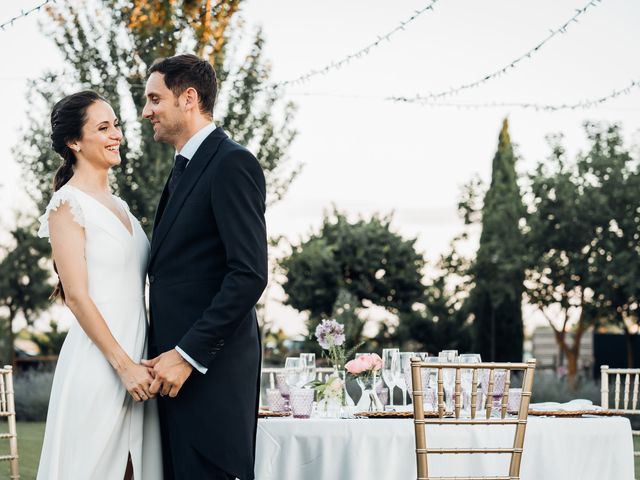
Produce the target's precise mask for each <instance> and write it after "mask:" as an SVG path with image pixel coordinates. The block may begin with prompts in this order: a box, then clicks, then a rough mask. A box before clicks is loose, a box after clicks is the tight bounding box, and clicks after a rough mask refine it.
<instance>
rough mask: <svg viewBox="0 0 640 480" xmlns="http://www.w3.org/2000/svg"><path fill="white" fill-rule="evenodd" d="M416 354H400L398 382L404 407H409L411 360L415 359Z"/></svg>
mask: <svg viewBox="0 0 640 480" xmlns="http://www.w3.org/2000/svg"><path fill="white" fill-rule="evenodd" d="M415 355H416V354H415V353H414V352H400V353H398V376H397V377H396V382H398V387H400V390H402V406H403V407H406V406H407V390H408V389H409V387H410V386H411V358H412V357H415Z"/></svg>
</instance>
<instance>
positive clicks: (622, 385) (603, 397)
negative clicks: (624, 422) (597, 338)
mask: <svg viewBox="0 0 640 480" xmlns="http://www.w3.org/2000/svg"><path fill="white" fill-rule="evenodd" d="M632 384H633V390H632V387H631V385H632ZM639 384H640V368H609V365H602V366H601V367H600V404H601V405H602V408H604V409H605V410H616V411H618V413H621V414H626V415H639V414H640V405H638V387H639ZM611 386H613V390H611V389H610V388H609V387H611ZM612 397H613V398H612ZM631 434H632V435H633V436H634V437H640V431H638V430H632V431H631ZM634 445H635V442H634ZM633 456H634V457H640V451H638V450H635V449H634V452H633Z"/></svg>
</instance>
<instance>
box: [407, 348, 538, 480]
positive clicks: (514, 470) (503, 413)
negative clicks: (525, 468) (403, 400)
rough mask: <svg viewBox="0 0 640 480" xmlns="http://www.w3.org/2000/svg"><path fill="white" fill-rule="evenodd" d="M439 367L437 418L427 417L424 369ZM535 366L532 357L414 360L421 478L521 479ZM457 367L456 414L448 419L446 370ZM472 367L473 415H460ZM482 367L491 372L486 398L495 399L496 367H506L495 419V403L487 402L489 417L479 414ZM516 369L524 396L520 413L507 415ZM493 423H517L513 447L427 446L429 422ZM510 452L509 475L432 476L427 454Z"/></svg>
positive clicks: (416, 437) (438, 423)
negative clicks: (521, 359) (464, 375)
mask: <svg viewBox="0 0 640 480" xmlns="http://www.w3.org/2000/svg"><path fill="white" fill-rule="evenodd" d="M423 368H427V369H429V370H437V414H438V415H437V418H425V412H424V405H423V397H424V392H423V387H422V375H421V369H423ZM535 368H536V361H535V360H529V361H528V362H527V363H475V364H473V363H426V362H421V361H420V359H419V358H412V359H411V380H412V384H413V385H412V386H413V417H414V427H415V439H416V461H417V467H418V480H444V479H447V478H448V479H456V480H479V479H484V480H519V479H520V463H521V461H522V453H523V446H524V437H525V432H526V427H527V417H528V414H529V401H530V399H531V390H532V388H533V377H534V373H535ZM453 369H455V387H454V412H453V414H454V416H453V417H452V418H445V402H444V375H443V372H444V370H453ZM463 370H473V373H472V381H471V385H472V387H471V414H470V418H460V413H461V407H462V402H461V397H462V371H463ZM480 370H488V371H489V382H488V389H487V399H489V398H492V395H493V391H494V378H495V371H496V370H506V378H505V386H504V392H505V393H504V395H503V396H502V402H501V405H500V406H501V408H500V416H499V418H492V417H491V413H492V410H493V408H492V407H493V405H492V404H493V402H492V401H486V400H485V402H484V410H485V412H486V418H476V417H477V407H476V405H477V398H478V375H479V372H480ZM514 370H519V371H523V372H524V375H523V378H522V396H521V397H520V405H519V407H518V416H517V417H514V418H507V403H508V401H509V385H510V381H511V372H512V371H514ZM430 424H431V425H491V426H504V425H515V427H516V428H515V432H514V438H513V447H511V448H508V447H505V448H428V447H427V434H426V426H427V425H430ZM488 453H490V454H510V455H511V462H510V465H509V475H503V476H474V477H459V476H458V477H433V476H429V468H428V461H427V457H428V455H445V454H488Z"/></svg>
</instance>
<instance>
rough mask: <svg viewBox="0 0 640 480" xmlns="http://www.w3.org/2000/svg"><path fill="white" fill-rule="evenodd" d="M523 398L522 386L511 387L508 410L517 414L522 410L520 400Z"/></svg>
mask: <svg viewBox="0 0 640 480" xmlns="http://www.w3.org/2000/svg"><path fill="white" fill-rule="evenodd" d="M521 399H522V389H521V388H510V389H509V399H508V400H507V412H509V413H515V414H517V413H518V411H519V410H520V400H521Z"/></svg>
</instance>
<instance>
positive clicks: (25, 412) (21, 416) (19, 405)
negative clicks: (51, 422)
mask: <svg viewBox="0 0 640 480" xmlns="http://www.w3.org/2000/svg"><path fill="white" fill-rule="evenodd" d="M52 383H53V369H52V368H51V367H48V368H39V369H33V370H26V371H23V372H18V373H16V374H15V375H14V389H15V402H16V418H17V419H18V420H20V421H27V422H43V421H44V420H45V419H46V418H47V409H48V407H49V395H50V394H51V384H52Z"/></svg>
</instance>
